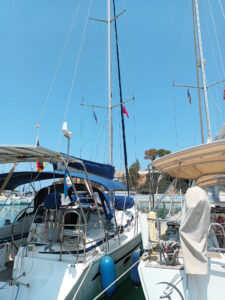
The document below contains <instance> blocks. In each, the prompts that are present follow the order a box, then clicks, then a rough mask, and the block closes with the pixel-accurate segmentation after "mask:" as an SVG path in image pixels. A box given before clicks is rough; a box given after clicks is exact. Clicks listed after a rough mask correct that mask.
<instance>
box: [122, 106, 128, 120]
mask: <svg viewBox="0 0 225 300" xmlns="http://www.w3.org/2000/svg"><path fill="white" fill-rule="evenodd" d="M123 114H125V115H126V116H127V117H128V119H129V115H128V112H127V110H126V107H125V106H124V105H123Z"/></svg>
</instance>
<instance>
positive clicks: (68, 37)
mask: <svg viewBox="0 0 225 300" xmlns="http://www.w3.org/2000/svg"><path fill="white" fill-rule="evenodd" d="M81 1H82V0H80V2H79V3H78V6H77V8H76V10H75V13H74V16H73V19H72V23H71V26H70V28H69V31H68V33H67V37H66V40H65V43H64V46H63V49H62V52H61V55H60V58H59V60H58V63H57V65H56V69H55V73H54V75H53V78H52V81H51V84H50V87H49V90H48V94H47V96H46V98H45V101H44V104H43V107H42V111H41V114H40V118H39V121H38V123H37V125H36V128H37V136H39V130H40V123H41V120H42V118H43V115H44V112H45V110H46V106H47V103H48V100H49V96H50V94H51V91H52V89H53V86H54V84H55V80H56V76H57V74H58V71H59V67H60V65H61V63H62V60H63V57H64V54H65V51H66V48H67V46H68V43H69V40H70V36H71V33H72V30H73V27H74V24H75V21H76V18H77V15H78V12H79V10H80V5H81Z"/></svg>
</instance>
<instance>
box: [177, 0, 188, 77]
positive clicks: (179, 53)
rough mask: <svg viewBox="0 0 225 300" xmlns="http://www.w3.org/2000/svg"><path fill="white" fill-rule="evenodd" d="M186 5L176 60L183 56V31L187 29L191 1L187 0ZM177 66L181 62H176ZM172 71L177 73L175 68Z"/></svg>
mask: <svg viewBox="0 0 225 300" xmlns="http://www.w3.org/2000/svg"><path fill="white" fill-rule="evenodd" d="M187 2H188V3H187V7H186V11H187V13H186V16H185V21H184V27H183V31H182V36H181V39H180V45H179V47H177V48H178V55H177V57H176V61H177V62H179V61H180V58H181V57H182V56H183V51H182V45H183V44H184V39H185V32H186V31H187V26H188V16H189V12H190V11H191V2H190V1H187ZM178 66H181V64H178ZM174 73H177V70H175V72H174Z"/></svg>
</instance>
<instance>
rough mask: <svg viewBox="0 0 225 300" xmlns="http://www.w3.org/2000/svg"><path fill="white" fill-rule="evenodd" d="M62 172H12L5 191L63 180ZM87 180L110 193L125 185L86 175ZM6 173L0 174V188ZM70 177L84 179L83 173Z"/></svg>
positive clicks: (75, 173)
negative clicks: (43, 182)
mask: <svg viewBox="0 0 225 300" xmlns="http://www.w3.org/2000/svg"><path fill="white" fill-rule="evenodd" d="M64 174H65V172H64V171H60V172H59V171H56V172H55V173H53V172H14V173H13V174H12V176H11V178H10V180H9V181H8V183H7V185H6V187H5V190H14V189H15V188H16V187H18V186H20V185H23V184H27V183H31V182H35V181H41V180H47V179H56V178H64ZM88 175H89V179H90V180H91V181H92V182H96V183H98V184H100V185H103V186H104V187H105V188H106V189H108V190H110V191H112V190H124V189H125V185H124V184H123V183H121V182H118V181H114V180H111V179H107V178H104V177H101V176H96V175H93V174H88ZM7 176H8V173H4V174H0V187H1V186H2V185H3V183H4V182H5V179H6V178H7ZM71 176H72V177H76V178H82V179H86V175H85V174H84V173H83V172H71Z"/></svg>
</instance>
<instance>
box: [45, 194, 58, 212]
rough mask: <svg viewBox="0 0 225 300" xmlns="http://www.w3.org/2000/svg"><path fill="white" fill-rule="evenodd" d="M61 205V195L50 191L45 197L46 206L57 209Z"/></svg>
mask: <svg viewBox="0 0 225 300" xmlns="http://www.w3.org/2000/svg"><path fill="white" fill-rule="evenodd" d="M60 206H61V195H60V194H54V193H50V194H48V195H47V197H46V198H45V202H44V207H45V208H48V209H56V208H59V207H60Z"/></svg>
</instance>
